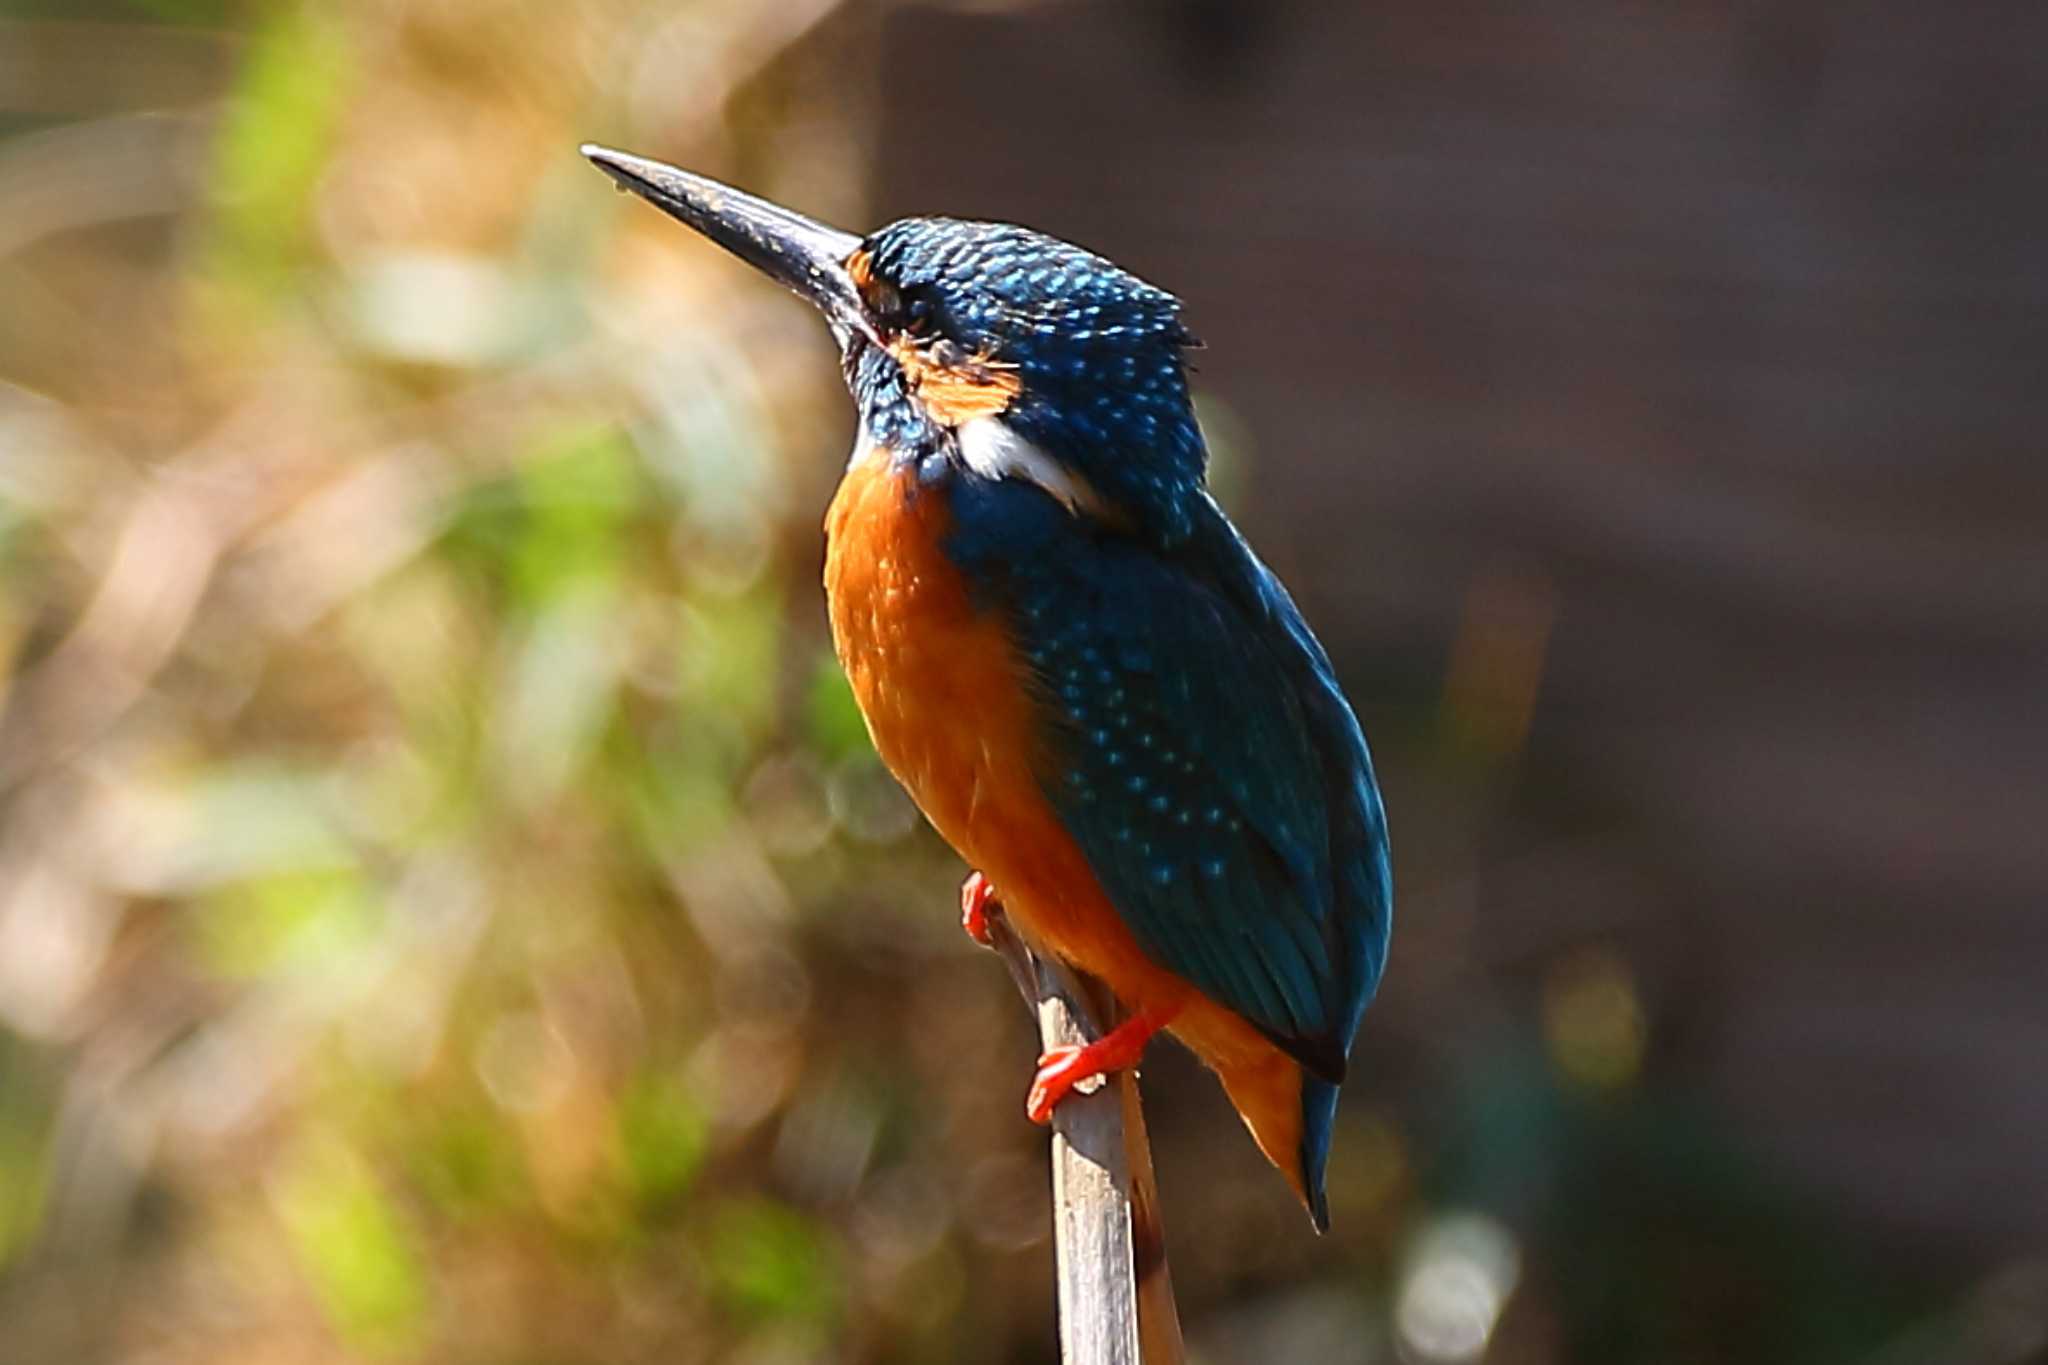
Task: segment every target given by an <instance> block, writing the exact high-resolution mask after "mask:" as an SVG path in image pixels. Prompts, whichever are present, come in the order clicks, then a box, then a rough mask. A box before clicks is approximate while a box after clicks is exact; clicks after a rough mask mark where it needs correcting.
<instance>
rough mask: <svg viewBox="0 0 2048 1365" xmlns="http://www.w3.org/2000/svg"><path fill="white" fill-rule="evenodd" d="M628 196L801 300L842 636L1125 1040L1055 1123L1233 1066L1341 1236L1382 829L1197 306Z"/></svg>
mask: <svg viewBox="0 0 2048 1365" xmlns="http://www.w3.org/2000/svg"><path fill="white" fill-rule="evenodd" d="M582 151H583V154H584V156H585V157H587V158H588V159H589V160H590V161H591V162H592V163H594V164H595V165H596V166H597V167H598V168H599V169H600V170H602V171H604V172H605V173H606V174H607V175H609V176H610V177H611V178H612V180H613V181H614V182H616V185H617V186H618V187H619V188H620V189H623V190H626V191H630V192H631V193H632V194H634V195H637V196H639V197H640V198H641V199H644V200H646V201H647V202H648V203H650V204H652V205H653V206H654V207H656V208H658V209H660V210H662V211H663V212H664V213H666V214H668V215H669V216H670V217H672V218H674V219H676V220H678V221H680V222H681V223H683V224H685V225H686V226H688V227H690V228H692V229H694V230H695V231H696V232H698V233H700V234H702V235H703V236H704V237H706V238H708V239H710V240H711V241H712V242H714V243H716V244H717V245H719V246H721V247H724V248H725V249H727V250H729V251H730V252H732V253H733V254H734V255H737V256H738V257H740V258H741V259H742V260H744V261H746V262H748V263H749V264H751V265H753V266H754V267H756V268H757V269H758V270H760V271H762V272H763V273H765V274H766V275H768V276H769V277H770V278H772V279H773V280H775V281H777V282H779V283H780V284H782V285H783V286H785V287H787V288H788V289H790V290H791V291H793V292H794V293H795V294H797V295H798V296H799V297H800V298H802V299H804V300H806V301H808V302H809V303H810V304H811V305H812V306H813V307H815V308H816V309H817V310H818V311H819V313H821V314H822V316H823V318H824V321H825V323H826V325H827V327H828V328H829V329H830V331H831V334H832V337H833V339H834V341H835V342H836V344H837V346H838V348H839V355H840V368H841V371H842V373H843V375H844V378H845V382H846V386H847V389H848V391H849V393H850V394H851V396H852V398H853V402H854V405H855V407H856V409H857V417H858V426H857V435H856V438H855V441H854V447H853V451H852V454H851V457H850V459H849V460H848V462H847V465H846V468H845V472H844V474H843V476H842V478H841V480H840V483H839V485H838V489H837V491H836V492H835V493H834V495H833V497H832V499H831V503H830V506H829V508H828V510H827V511H826V514H825V560H824V586H825V598H826V605H827V609H828V615H829V618H830V623H831V630H832V636H833V643H834V646H835V649H836V651H837V653H838V656H839V660H840V663H841V665H842V666H843V668H844V670H845V672H846V676H847V678H848V680H849V682H850V684H851V687H852V691H853V695H854V698H855V700H856V701H857V703H858V704H859V707H860V710H861V713H862V715H863V717H864V718H865V720H866V723H867V727H868V733H869V735H870V737H871V738H872V740H873V742H874V747H875V749H876V751H877V753H878V754H879V755H880V757H881V759H882V761H883V763H884V764H885V765H886V766H887V767H888V768H889V770H890V771H891V772H892V773H893V774H894V776H895V777H896V779H897V780H898V781H899V782H900V783H901V784H902V785H903V787H904V788H905V789H906V790H907V791H908V792H909V794H910V796H911V798H912V799H913V800H914V801H915V803H916V804H917V806H918V807H919V809H920V810H921V811H922V812H923V813H924V815H925V817H926V819H927V820H928V821H929V822H930V823H931V825H932V826H933V827H934V828H935V829H936V830H937V831H938V833H939V834H940V836H941V837H943V838H944V839H945V840H946V841H947V842H948V843H949V844H951V845H952V847H953V848H954V849H955V850H956V851H957V852H958V853H959V854H960V855H961V856H962V858H963V859H964V860H965V861H966V863H967V865H968V866H969V867H970V868H971V869H973V872H972V875H970V876H969V877H968V879H967V881H966V882H965V884H964V885H963V888H962V911H963V923H964V924H965V926H966V927H967V929H968V931H969V932H970V933H975V934H977V935H978V936H979V935H980V934H983V933H985V917H986V914H987V912H988V909H989V907H990V905H991V904H992V903H993V902H994V901H995V899H996V898H997V897H1000V904H1001V907H1002V910H1003V912H1004V914H1005V915H1006V916H1007V918H1008V920H1009V922H1010V923H1011V924H1012V925H1013V926H1014V927H1015V928H1016V929H1017V930H1018V932H1019V933H1020V934H1021V935H1022V937H1023V938H1024V939H1025V941H1026V942H1027V943H1028V944H1029V945H1030V946H1031V947H1032V948H1033V949H1034V950H1036V951H1038V952H1039V953H1041V954H1049V955H1051V956H1053V957H1055V958H1057V959H1059V960H1060V961H1063V962H1065V963H1067V964H1068V965H1070V966H1071V967H1073V968H1075V969H1076V970H1078V971H1080V972H1082V973H1085V974H1086V975H1087V976H1089V977H1092V978H1094V979H1095V980H1096V981H1098V982H1100V983H1101V984H1102V985H1103V986H1104V987H1106V989H1107V990H1108V991H1109V992H1110V994H1111V995H1113V996H1114V998H1115V1000H1116V1002H1117V1003H1118V1004H1119V1005H1120V1006H1121V1007H1122V1010H1123V1013H1124V1018H1123V1022H1121V1023H1119V1024H1117V1025H1116V1026H1115V1027H1114V1028H1112V1029H1110V1030H1109V1031H1108V1032H1107V1033H1106V1034H1104V1035H1103V1036H1102V1037H1100V1038H1097V1039H1095V1040H1094V1041H1091V1042H1089V1043H1086V1044H1082V1045H1077V1046H1073V1047H1068V1048H1056V1049H1053V1050H1052V1051H1050V1052H1048V1053H1047V1054H1045V1055H1044V1056H1042V1057H1041V1058H1040V1059H1039V1066H1038V1068H1037V1071H1036V1074H1035V1076H1034V1078H1033V1083H1032V1085H1031V1088H1030V1091H1029V1095H1028V1097H1027V1112H1028V1113H1029V1115H1030V1117H1032V1118H1033V1119H1035V1120H1037V1121H1040V1122H1044V1121H1046V1120H1047V1119H1048V1118H1049V1117H1050V1115H1051V1112H1052V1110H1053V1108H1054V1106H1056V1105H1057V1104H1058V1103H1059V1102H1060V1101H1061V1100H1062V1099H1063V1098H1064V1097H1065V1096H1066V1095H1068V1094H1069V1093H1071V1092H1072V1091H1073V1089H1074V1087H1075V1086H1076V1085H1079V1084H1081V1083H1082V1082H1084V1081H1086V1080H1087V1079H1088V1078H1090V1077H1093V1076H1097V1075H1106V1074H1108V1073H1111V1072H1116V1071H1119V1070H1123V1069H1126V1068H1130V1067H1133V1066H1135V1064H1136V1063H1137V1062H1138V1060H1139V1058H1140V1057H1141V1055H1142V1054H1143V1053H1144V1051H1145V1048H1146V1045H1147V1043H1148V1042H1149V1041H1150V1039H1151V1038H1152V1037H1153V1036H1154V1035H1155V1034H1156V1033H1158V1032H1160V1031H1161V1030H1164V1031H1166V1032H1168V1033H1170V1034H1171V1035H1173V1036H1174V1037H1176V1038H1178V1039H1179V1040H1180V1041H1181V1042H1182V1043H1184V1044H1185V1045H1186V1046H1187V1047H1188V1048H1189V1049H1191V1050H1192V1051H1193V1052H1194V1053H1195V1055H1196V1056H1197V1057H1199V1058H1200V1059H1201V1060H1202V1061H1203V1062H1204V1063H1206V1064H1207V1065H1208V1066H1209V1068H1210V1069H1212V1070H1213V1071H1214V1072H1215V1073H1216V1075H1217V1076H1218V1077H1219V1079H1220V1080H1221V1082H1222V1085H1223V1089H1224V1091H1225V1093H1226V1094H1227V1096H1228V1097H1229V1099H1230V1101H1231V1102H1232V1104H1233V1105H1234V1106H1235V1108H1236V1109H1237V1111H1238V1113H1239V1115H1240V1116H1241V1117H1242V1118H1243V1120H1244V1122H1245V1124H1246V1126H1247V1127H1248V1128H1249V1129H1250V1132H1251V1135H1252V1138H1253V1140H1254V1141H1255V1143H1256V1144H1257V1145H1258V1147H1259V1148H1260V1150H1261V1151H1262V1152H1263V1153H1264V1154H1265V1156H1266V1157H1267V1159H1268V1160H1270V1161H1271V1162H1272V1163H1273V1165H1274V1166H1275V1167H1277V1168H1278V1169H1279V1171H1280V1172H1281V1174H1282V1175H1283V1176H1284V1177H1285V1178H1286V1180H1287V1182H1288V1183H1289V1185H1290V1186H1291V1187H1292V1188H1293V1191H1294V1193H1295V1195H1296V1196H1297V1197H1298V1198H1299V1200H1300V1201H1301V1202H1302V1204H1303V1205H1304V1206H1305V1207H1306V1208H1307V1210H1308V1212H1309V1214H1310V1216H1311V1218H1312V1220H1313V1222H1314V1224H1315V1226H1316V1228H1317V1229H1318V1230H1319V1231H1320V1230H1327V1229H1328V1227H1329V1220H1330V1213H1329V1201H1328V1195H1327V1189H1326V1178H1325V1176H1326V1167H1327V1163H1328V1158H1329V1152H1330V1145H1331V1140H1332V1125H1333V1121H1334V1117H1335V1113H1336V1108H1337V1099H1338V1094H1339V1090H1340V1087H1341V1086H1342V1085H1343V1084H1344V1083H1345V1080H1346V1077H1347V1074H1348V1071H1349V1062H1350V1054H1351V1048H1352V1042H1353V1039H1354V1036H1355V1035H1356V1033H1357V1030H1358V1027H1359V1022H1360V1018H1361V1016H1362V1014H1363V1013H1364V1011H1365V1008H1366V1006H1367V1004H1368V1002H1369V1001H1370V1000H1371V999H1372V997H1373V994H1374V992H1375V990H1376V989H1377V988H1378V985H1379V981H1380V977H1381V975H1382V972H1383V971H1384V969H1385V965H1386V960H1387V951H1388V943H1389V937H1390V934H1391V930H1392V916H1393V878H1392V871H1391V864H1390V859H1389V851H1388V835H1387V819H1386V813H1385V810H1384V806H1383V804H1382V801H1381V797H1380V792H1379V787H1378V783H1377V780H1376V778H1375V776H1374V772H1373V764H1372V759H1371V756H1370V753H1369V751H1368V749H1367V746H1366V741H1365V737H1364V734H1363V732H1362V731H1361V729H1360V727H1359V723H1358V720H1357V718H1356V716H1355V714H1354V712H1353V710H1352V707H1351V705H1350V702H1349V701H1348V700H1347V699H1346V696H1345V694H1344V691H1343V689H1342V688H1341V687H1340V686H1339V683H1338V680H1337V677H1336V674H1335V671H1334V669H1333V668H1332V666H1331V662H1330V658H1329V656H1328V654H1327V653H1326V652H1325V650H1324V648H1323V646H1322V645H1321V643H1320V642H1319V641H1318V640H1317V637H1316V635H1315V633H1314V632H1313V631H1312V630H1311V629H1310V628H1309V626H1308V624H1307V622H1306V621H1305V620H1304V619H1303V617H1302V614H1301V612H1300V611H1299V610H1298V609H1297V608H1296V606H1295V603H1294V601H1293V599H1292V598H1291V597H1290V596H1289V594H1288V592H1287V590H1286V588H1285V587H1284V586H1282V584H1281V582H1280V580H1279V579H1278V578H1277V577H1276V576H1275V575H1274V573H1273V572H1272V570H1271V569H1269V568H1267V566H1266V565H1265V563H1264V562H1263V561H1262V560H1260V558H1259V557H1258V556H1257V555H1256V554H1255V553H1254V552H1253V550H1252V549H1251V547H1250V545H1249V544H1248V543H1247V542H1246V540H1245V538H1244V537H1243V536H1242V535H1241V534H1240V533H1239V532H1238V530H1237V528H1236V527H1235V526H1234V525H1233V524H1232V523H1231V521H1230V518H1229V517H1228V516H1226V515H1225V513H1224V511H1223V509H1222V508H1221V507H1220V506H1219V504H1218V503H1217V501H1216V499H1215V498H1214V497H1213V496H1212V494H1211V493H1210V491H1209V488H1208V486H1207V469H1206V467H1207V462H1208V453H1207V448H1206V445H1205V443H1204V439H1203V435H1202V431H1201V428H1200V425H1199V424H1198V422H1197V420H1196V416H1195V412H1194V406H1193V402H1192V398H1191V394H1190V389H1189V384H1188V378H1187V357H1186V353H1187V351H1188V350H1189V349H1190V348H1192V347H1194V346H1196V345H1198V344H1199V343H1198V342H1197V341H1196V339H1195V337H1194V335H1193V333H1192V332H1191V331H1189V329H1188V328H1187V326H1186V325H1185V323H1184V322H1183V320H1182V312H1183V308H1182V304H1181V302H1180V300H1179V299H1178V298H1176V297H1175V296H1174V295H1173V294H1171V293H1169V292H1167V291H1166V290H1164V289H1161V288H1158V287H1156V286H1154V285H1152V284H1149V283H1147V282H1145V281H1144V280H1142V279H1140V278H1138V277H1137V276H1136V275H1134V274H1132V273H1130V272H1129V271H1126V270H1124V269H1121V268H1120V267H1118V266H1116V265H1114V264H1112V263H1111V262H1110V261H1109V260H1107V259H1105V258H1104V257H1102V256H1100V255H1097V254H1095V253H1093V252H1091V251H1088V250H1086V249H1084V248H1082V247H1079V246H1076V245H1073V244H1071V243H1069V242H1065V241H1062V240H1059V239H1057V238H1054V237H1051V236H1047V235H1045V234H1042V233H1039V232H1036V231H1033V230H1031V229H1029V228H1024V227H1019V226H1015V225H1011V224H1006V223H990V222H976V221H968V220H962V219H954V218H944V217H912V218H904V219H900V220H898V221H895V222H892V223H890V224H888V225H887V226H884V227H882V228H879V229H877V230H876V231H874V232H871V233H868V234H866V235H861V234H856V233H850V232H845V231H842V230H840V229H838V228H834V227H830V226H827V225H826V224H824V223H821V222H818V221H816V220H814V219H811V218H809V217H806V216H804V215H803V214H800V213H798V212H796V211H794V210H792V209H789V208H785V207H783V206H781V205H779V204H775V203H772V202H770V201H768V200H765V199H762V198H758V197H756V196H754V195H751V194H748V193H746V192H745V191H742V190H739V189H736V188H734V187H732V186H730V185H726V184H723V183H721V182H719V181H716V180H713V179H710V178H709V177H706V176H701V175H697V174H695V173H692V172H689V171H684V170H681V169H678V168H676V167H674V166H670V165H667V164H665V163H662V162H659V161H654V160H650V159H647V158H644V157H640V156H635V155H632V154H629V153H626V152H621V151H616V150H613V149H610V148H606V147H601V146H597V145H594V144H587V145H585V146H584V147H583V148H582Z"/></svg>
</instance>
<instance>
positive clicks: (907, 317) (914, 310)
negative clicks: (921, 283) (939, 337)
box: [903, 294, 932, 332]
mask: <svg viewBox="0 0 2048 1365" xmlns="http://www.w3.org/2000/svg"><path fill="white" fill-rule="evenodd" d="M931 320H932V301H931V300H930V299H928V298H926V297H924V296H923V295H922V294H917V295H913V296H911V297H910V298H907V299H905V300H904V301H903V326H904V328H905V330H907V331H912V332H921V331H923V330H924V329H925V328H926V327H928V326H930V325H931Z"/></svg>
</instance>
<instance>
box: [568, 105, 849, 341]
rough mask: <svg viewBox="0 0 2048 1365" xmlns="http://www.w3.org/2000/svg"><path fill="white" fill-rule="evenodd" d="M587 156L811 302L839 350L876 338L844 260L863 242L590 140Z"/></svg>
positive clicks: (625, 185)
mask: <svg viewBox="0 0 2048 1365" xmlns="http://www.w3.org/2000/svg"><path fill="white" fill-rule="evenodd" d="M583 155H584V156H586V157H588V158H589V159H590V161H591V163H592V164H593V165H595V166H596V167H597V168H598V169H599V170H601V171H603V172H604V173H605V174H606V175H608V176H610V177H611V178H612V179H613V180H615V181H617V182H618V185H619V188H620V189H622V190H631V191H632V192H633V193H634V194H637V195H639V196H640V197H641V198H642V199H645V200H646V201H647V202H648V203H650V204H652V205H654V206H655V207H656V208H658V209H660V210H661V211H662V212H663V213H666V214H667V215H668V216H669V217H671V218H674V219H676V220H677V221H678V222H681V223H684V224H686V225H687V226H689V227H693V228H695V229H696V230H697V231H699V232H701V233H703V234H704V235H705V236H706V237H709V238H710V239H711V240H712V241H714V242H716V243H718V244H719V245H720V246H722V247H724V248H725V249H726V250H727V251H730V252H731V253H732V254H733V255H735V256H737V257H739V258H740V259H741V260H743V261H745V262H747V263H748V264H749V265H751V266H754V267H755V268H756V269H758V270H760V271H761V272H762V273H764V274H766V275H767V276H768V277H769V278H770V279H772V280H775V281H777V282H778V283H780V284H782V285H783V286H785V287H786V288H788V289H789V290H791V291H792V292H793V293H795V294H796V296H797V297H798V298H801V299H807V300H809V301H810V303H811V304H812V305H813V306H814V307H816V308H817V309H818V311H820V312H821V313H823V314H824V315H825V321H826V322H827V323H828V324H830V326H831V328H832V332H833V335H834V336H835V337H837V338H838V339H839V341H840V343H841V345H844V344H845V342H846V339H847V337H848V335H849V334H850V333H852V332H859V333H861V334H862V335H864V336H866V337H868V338H869V339H870V340H874V339H875V331H874V325H873V323H871V322H870V321H869V319H868V313H867V305H866V304H865V303H864V302H863V301H862V299H861V296H860V290H859V289H858V288H856V287H855V286H854V282H853V277H852V276H851V275H849V274H848V273H847V271H846V261H847V258H848V257H850V256H852V255H853V253H854V252H855V251H857V250H858V249H859V248H860V244H861V239H860V238H859V237H856V236H855V235H854V234H852V233H850V232H841V231H840V230H839V229H838V228H834V227H827V226H826V225H825V224H823V223H820V222H817V221H816V220H814V219H811V218H806V217H804V216H803V215H802V214H801V213H797V212H795V211H793V210H790V209H786V208H783V207H782V206H781V205H780V204H771V203H769V202H768V201H767V200H765V199H757V198H755V197H754V196H753V195H751V194H748V193H746V192H745V191H744V190H736V189H734V188H733V187H732V186H730V185H723V184H720V183H719V182H718V181H716V180H712V179H710V178H709V177H707V176H701V175H693V174H691V173H690V172H689V171H682V170H677V169H676V168H675V167H674V166H667V165H663V164H662V163H661V162H659V161H649V160H648V159H647V158H645V157H640V156H633V155H631V154H629V153H627V152H616V151H613V150H612V149H611V148H609V147H600V146H598V145H597V144H595V143H591V142H586V143H584V144H583Z"/></svg>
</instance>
